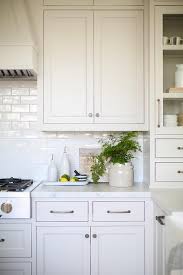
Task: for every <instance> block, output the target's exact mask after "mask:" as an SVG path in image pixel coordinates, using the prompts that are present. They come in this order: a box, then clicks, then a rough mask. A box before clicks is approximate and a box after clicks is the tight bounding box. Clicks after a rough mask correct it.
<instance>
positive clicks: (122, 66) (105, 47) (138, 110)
mask: <svg viewBox="0 0 183 275" xmlns="http://www.w3.org/2000/svg"><path fill="white" fill-rule="evenodd" d="M94 22H95V25H94V26H95V29H94V34H95V38H94V45H95V55H94V68H95V70H94V79H95V86H94V100H95V103H94V105H95V117H96V118H95V123H119V124H123V123H124V124H128V123H132V124H133V123H134V124H135V123H143V122H144V83H143V81H144V79H143V13H142V12H141V11H96V12H95V14H94Z"/></svg>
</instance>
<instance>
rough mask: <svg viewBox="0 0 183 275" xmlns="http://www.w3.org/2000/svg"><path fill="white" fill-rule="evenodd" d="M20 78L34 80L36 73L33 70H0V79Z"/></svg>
mask: <svg viewBox="0 0 183 275" xmlns="http://www.w3.org/2000/svg"><path fill="white" fill-rule="evenodd" d="M5 79H6V80H9V79H11V80H12V79H15V80H16V79H19V80H20V79H22V80H26V79H27V80H36V79H37V77H36V74H35V72H34V71H33V70H1V69H0V80H5Z"/></svg>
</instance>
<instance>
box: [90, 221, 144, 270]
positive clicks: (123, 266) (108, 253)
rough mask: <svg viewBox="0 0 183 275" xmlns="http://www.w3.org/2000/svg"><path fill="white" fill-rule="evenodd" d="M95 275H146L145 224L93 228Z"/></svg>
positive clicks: (92, 254)
mask: <svg viewBox="0 0 183 275" xmlns="http://www.w3.org/2000/svg"><path fill="white" fill-rule="evenodd" d="M91 245H92V246H91V260H92V262H91V274H92V275H106V274H107V275H114V274H115V275H122V274H124V275H135V274H139V275H143V274H144V227H143V226H123V227H93V228H92V242H91Z"/></svg>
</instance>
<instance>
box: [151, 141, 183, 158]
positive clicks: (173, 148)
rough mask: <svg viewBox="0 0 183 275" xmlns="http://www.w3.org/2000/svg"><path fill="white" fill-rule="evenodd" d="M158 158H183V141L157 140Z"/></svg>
mask: <svg viewBox="0 0 183 275" xmlns="http://www.w3.org/2000/svg"><path fill="white" fill-rule="evenodd" d="M156 157H157V158H183V139H181V138H177V139H166V138H157V139H156Z"/></svg>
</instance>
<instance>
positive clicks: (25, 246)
mask: <svg viewBox="0 0 183 275" xmlns="http://www.w3.org/2000/svg"><path fill="white" fill-rule="evenodd" d="M0 257H4V258H19V257H22V258H24V257H31V225H30V224H1V225H0ZM0 274H1V273H0Z"/></svg>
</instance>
